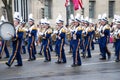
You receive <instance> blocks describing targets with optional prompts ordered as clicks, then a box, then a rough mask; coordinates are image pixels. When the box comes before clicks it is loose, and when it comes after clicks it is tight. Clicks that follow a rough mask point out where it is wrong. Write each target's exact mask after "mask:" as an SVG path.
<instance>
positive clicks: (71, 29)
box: [68, 14, 75, 53]
mask: <svg viewBox="0 0 120 80" xmlns="http://www.w3.org/2000/svg"><path fill="white" fill-rule="evenodd" d="M74 25H75V19H74V16H73V14H71V15H70V26H69V28H68V29H69V38H68V40H69V41H70V51H69V53H72V50H73V46H72V41H73V39H72V34H71V32H72V31H73V29H74Z"/></svg>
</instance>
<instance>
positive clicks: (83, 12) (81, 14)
mask: <svg viewBox="0 0 120 80" xmlns="http://www.w3.org/2000/svg"><path fill="white" fill-rule="evenodd" d="M81 9H82V13H81V15H83V16H84V7H83V8H81Z"/></svg>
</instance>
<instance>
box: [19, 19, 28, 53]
mask: <svg viewBox="0 0 120 80" xmlns="http://www.w3.org/2000/svg"><path fill="white" fill-rule="evenodd" d="M25 24H26V23H25V22H24V21H23V20H21V23H20V29H21V32H22V33H23V39H22V49H21V53H23V54H26V48H25V45H26V44H25V38H26V32H27V29H26V28H25Z"/></svg>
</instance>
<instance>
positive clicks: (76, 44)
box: [71, 15, 82, 67]
mask: <svg viewBox="0 0 120 80" xmlns="http://www.w3.org/2000/svg"><path fill="white" fill-rule="evenodd" d="M79 21H80V20H79V15H76V18H75V26H74V30H73V32H72V38H73V41H72V43H73V44H72V46H73V53H72V54H73V64H72V65H71V67H76V66H81V64H82V63H81V58H80V54H79V49H80V40H81V39H82V27H81V26H79Z"/></svg>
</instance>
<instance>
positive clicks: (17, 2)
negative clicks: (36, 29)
mask: <svg viewBox="0 0 120 80" xmlns="http://www.w3.org/2000/svg"><path fill="white" fill-rule="evenodd" d="M65 1H66V0H13V12H15V11H18V12H20V14H21V16H22V17H23V19H24V20H25V21H27V20H28V15H29V14H30V13H32V14H33V16H34V18H35V22H36V23H39V21H40V19H41V18H44V17H47V18H48V19H49V20H50V22H51V24H52V25H54V24H55V21H56V18H57V16H58V15H59V14H61V15H62V16H63V19H64V21H65V23H66V21H67V18H69V15H70V14H76V13H80V14H82V15H84V16H85V17H86V16H88V17H89V18H93V19H97V17H98V15H99V14H103V13H106V14H107V16H108V17H109V18H110V19H112V18H113V17H114V14H117V15H120V5H119V3H120V0H104V2H103V1H102V0H83V9H82V10H77V11H74V10H73V4H72V0H70V5H69V6H68V7H67V8H66V7H65ZM2 14H4V15H5V10H4V5H3V4H2V1H1V0H0V16H1V15H2Z"/></svg>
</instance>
